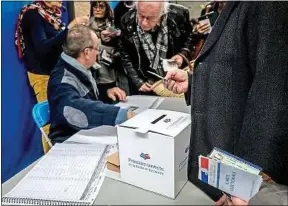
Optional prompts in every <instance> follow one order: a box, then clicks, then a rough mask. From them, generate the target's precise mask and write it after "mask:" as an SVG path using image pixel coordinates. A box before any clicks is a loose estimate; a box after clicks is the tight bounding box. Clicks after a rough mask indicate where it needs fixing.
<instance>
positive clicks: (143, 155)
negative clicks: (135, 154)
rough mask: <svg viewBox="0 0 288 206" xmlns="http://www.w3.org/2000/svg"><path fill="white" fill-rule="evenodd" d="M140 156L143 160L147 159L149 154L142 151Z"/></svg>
mask: <svg viewBox="0 0 288 206" xmlns="http://www.w3.org/2000/svg"><path fill="white" fill-rule="evenodd" d="M140 157H141V158H143V159H144V160H149V159H150V155H149V154H144V153H143V152H142V153H141V154H140Z"/></svg>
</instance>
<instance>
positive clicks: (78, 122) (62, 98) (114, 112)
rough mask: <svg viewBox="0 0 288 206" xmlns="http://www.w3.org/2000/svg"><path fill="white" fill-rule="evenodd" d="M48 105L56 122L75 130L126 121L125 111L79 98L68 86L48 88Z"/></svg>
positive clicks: (74, 90) (71, 87) (99, 102)
mask: <svg viewBox="0 0 288 206" xmlns="http://www.w3.org/2000/svg"><path fill="white" fill-rule="evenodd" d="M48 97H49V104H50V105H51V106H52V107H55V108H54V110H55V111H56V113H55V114H57V116H58V115H59V116H58V117H56V118H57V119H58V122H61V123H63V124H68V125H70V126H71V127H72V128H75V129H77V130H80V129H90V128H94V127H98V126H101V125H112V126H114V125H115V124H118V123H121V122H123V121H125V120H126V114H127V111H126V110H123V109H120V108H119V107H116V106H113V105H109V104H104V103H103V102H102V101H98V100H91V99H88V98H84V97H81V96H80V94H79V93H78V91H77V90H76V89H75V88H74V87H73V86H72V85H69V84H65V83H62V84H61V85H58V86H57V87H56V86H55V87H53V86H50V89H49V93H48Z"/></svg>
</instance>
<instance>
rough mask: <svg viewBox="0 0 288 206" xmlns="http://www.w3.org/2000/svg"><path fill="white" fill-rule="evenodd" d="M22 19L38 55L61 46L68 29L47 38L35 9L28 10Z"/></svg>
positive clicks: (47, 53)
mask: <svg viewBox="0 0 288 206" xmlns="http://www.w3.org/2000/svg"><path fill="white" fill-rule="evenodd" d="M24 18H25V19H23V21H24V24H25V27H26V28H27V30H29V35H30V37H31V39H32V41H33V45H34V47H35V50H36V52H37V53H38V54H39V55H40V56H46V55H49V54H50V53H51V52H54V51H55V48H61V47H62V45H63V43H64V41H65V39H66V36H67V32H68V29H67V28H66V29H65V30H63V31H61V32H59V33H58V34H57V35H56V36H54V37H52V38H47V35H46V33H45V30H44V27H43V19H42V17H41V16H40V14H38V12H37V11H34V10H31V11H28V12H27V13H26V14H25V16H24Z"/></svg>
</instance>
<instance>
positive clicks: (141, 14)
mask: <svg viewBox="0 0 288 206" xmlns="http://www.w3.org/2000/svg"><path fill="white" fill-rule="evenodd" d="M166 7H167V2H166V1H164V0H162V1H139V2H136V9H137V14H138V23H139V26H140V27H141V28H142V29H143V30H144V31H148V30H151V29H153V28H154V27H155V26H156V25H157V23H158V22H159V20H160V17H161V16H162V15H163V14H164V13H165V11H166Z"/></svg>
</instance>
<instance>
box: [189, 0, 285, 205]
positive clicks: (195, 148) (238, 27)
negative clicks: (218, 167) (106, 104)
mask: <svg viewBox="0 0 288 206" xmlns="http://www.w3.org/2000/svg"><path fill="white" fill-rule="evenodd" d="M287 11H288V2H232V1H227V3H226V6H225V8H224V10H223V11H222V13H221V14H220V16H219V18H218V20H217V21H216V23H215V25H214V28H213V30H212V32H211V34H210V35H209V36H208V38H207V40H206V42H205V44H204V46H203V48H202V50H201V51H200V54H199V56H198V58H197V60H196V61H195V72H194V74H193V76H192V77H191V79H190V80H191V86H190V89H191V90H190V94H191V114H192V132H191V143H190V154H189V156H190V157H189V171H188V172H189V180H191V181H192V182H193V183H195V184H196V185H197V186H199V187H200V188H202V189H203V190H204V191H205V192H206V193H208V194H209V195H210V196H211V197H212V198H213V199H214V200H217V198H219V197H220V196H221V195H222V194H221V192H220V191H217V190H216V189H214V188H212V187H210V186H208V185H206V184H204V183H200V182H199V181H198V180H197V176H198V156H199V155H200V154H202V155H207V154H208V153H209V152H210V151H211V150H212V149H213V147H219V148H221V149H223V150H226V151H227V152H230V153H232V154H235V155H237V156H239V157H241V158H244V159H246V160H247V161H250V162H252V163H254V164H256V165H259V166H260V167H262V168H263V170H264V172H265V173H267V174H268V175H269V176H271V177H272V178H273V179H274V180H275V181H276V182H278V183H280V184H286V185H287V184H288V175H287V174H288V144H287V143H288V58H287V55H288V35H287V32H288V18H287Z"/></svg>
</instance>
